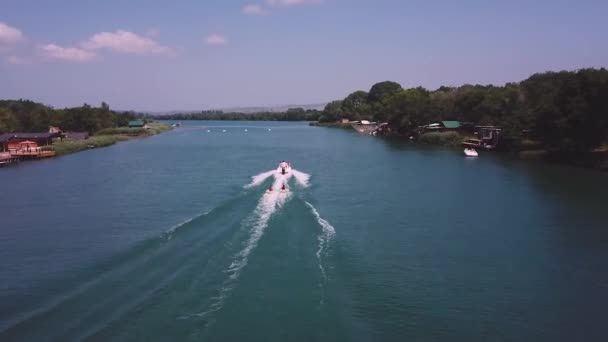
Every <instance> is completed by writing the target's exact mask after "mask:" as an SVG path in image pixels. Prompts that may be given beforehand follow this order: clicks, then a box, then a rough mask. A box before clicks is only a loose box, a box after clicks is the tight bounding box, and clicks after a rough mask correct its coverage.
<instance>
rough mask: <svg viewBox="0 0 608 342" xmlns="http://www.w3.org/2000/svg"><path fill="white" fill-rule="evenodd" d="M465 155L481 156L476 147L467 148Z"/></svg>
mask: <svg viewBox="0 0 608 342" xmlns="http://www.w3.org/2000/svg"><path fill="white" fill-rule="evenodd" d="M464 155H465V156H467V157H478V156H479V154H478V153H477V151H476V150H475V149H474V148H465V149H464Z"/></svg>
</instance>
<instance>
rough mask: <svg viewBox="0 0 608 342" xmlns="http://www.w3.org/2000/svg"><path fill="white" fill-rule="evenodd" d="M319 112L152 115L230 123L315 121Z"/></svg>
mask: <svg viewBox="0 0 608 342" xmlns="http://www.w3.org/2000/svg"><path fill="white" fill-rule="evenodd" d="M320 115H321V112H320V111H318V110H315V109H307V110H305V109H304V108H290V109H288V110H287V111H285V112H257V113H238V112H223V111H221V110H204V111H201V112H198V113H178V114H168V115H154V116H150V117H151V118H154V119H157V120H218V121H221V120H230V121H317V120H318V119H319V116H320Z"/></svg>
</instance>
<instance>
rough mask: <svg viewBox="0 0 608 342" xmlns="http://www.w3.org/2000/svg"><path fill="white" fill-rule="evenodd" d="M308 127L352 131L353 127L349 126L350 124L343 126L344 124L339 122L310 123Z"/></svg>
mask: <svg viewBox="0 0 608 342" xmlns="http://www.w3.org/2000/svg"><path fill="white" fill-rule="evenodd" d="M309 125H310V126H316V127H331V128H342V129H353V126H351V124H345V123H339V122H311V123H310V124H309Z"/></svg>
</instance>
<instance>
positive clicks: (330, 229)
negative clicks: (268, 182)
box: [305, 202, 336, 304]
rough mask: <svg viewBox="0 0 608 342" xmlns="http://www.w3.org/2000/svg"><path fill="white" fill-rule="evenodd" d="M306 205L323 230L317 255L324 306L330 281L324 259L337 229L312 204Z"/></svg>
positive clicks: (319, 238) (307, 203)
mask: <svg viewBox="0 0 608 342" xmlns="http://www.w3.org/2000/svg"><path fill="white" fill-rule="evenodd" d="M305 203H306V206H307V207H308V208H309V209H310V211H311V212H312V214H313V215H314V216H315V218H316V219H317V223H319V225H320V226H321V228H322V231H321V234H319V237H318V241H319V248H318V249H317V253H316V255H317V261H318V263H319V270H320V271H321V275H322V276H323V280H322V282H321V283H320V284H319V286H320V287H321V292H322V295H321V302H320V304H323V302H324V297H325V294H324V290H325V283H326V282H327V281H328V277H327V272H326V271H325V266H323V264H324V261H323V259H324V258H325V257H326V256H327V254H328V251H329V245H330V243H331V241H332V239H333V238H334V236H335V235H336V229H335V228H334V226H332V225H331V224H330V223H329V222H327V220H325V219H324V218H322V217H321V215H320V214H319V212H318V211H317V209H316V208H315V207H314V206H313V205H312V204H310V203H309V202H305Z"/></svg>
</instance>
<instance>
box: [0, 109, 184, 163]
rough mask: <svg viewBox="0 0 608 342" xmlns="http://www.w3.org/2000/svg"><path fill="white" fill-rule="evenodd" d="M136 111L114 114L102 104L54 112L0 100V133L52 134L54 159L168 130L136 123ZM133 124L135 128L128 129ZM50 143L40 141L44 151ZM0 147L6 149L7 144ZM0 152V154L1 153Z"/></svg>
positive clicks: (149, 122) (153, 123) (163, 126)
mask: <svg viewBox="0 0 608 342" xmlns="http://www.w3.org/2000/svg"><path fill="white" fill-rule="evenodd" d="M143 116H144V114H142V113H136V112H117V111H113V110H111V109H110V106H109V105H108V104H107V103H105V102H103V103H102V104H101V106H100V107H92V106H90V105H88V104H84V105H83V106H80V107H73V108H64V109H55V108H52V107H50V106H46V105H44V104H41V103H36V102H33V101H29V100H0V134H2V133H9V134H11V133H14V134H16V135H19V134H21V133H25V134H27V133H41V134H44V133H47V132H48V133H55V134H54V135H53V136H54V138H53V139H52V150H54V152H55V154H54V155H56V156H62V155H66V154H71V153H76V152H80V151H84V150H87V149H92V148H99V147H105V146H110V145H113V144H115V143H117V142H120V141H126V140H131V139H135V138H142V137H148V136H152V135H155V134H159V133H162V132H166V131H169V130H171V129H172V127H171V126H170V125H167V124H164V123H161V122H156V121H153V120H143V121H142V120H140V121H135V120H136V119H140V118H142V117H143ZM131 122H137V123H138V126H139V127H128V126H129V125H130V123H131ZM49 142H50V140H47V141H44V144H43V145H42V146H43V147H45V148H46V146H45V145H47V144H48V143H49ZM3 144H4V145H0V148H2V150H7V149H8V146H7V145H6V144H8V141H7V142H4V143H3ZM2 150H0V151H2Z"/></svg>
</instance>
